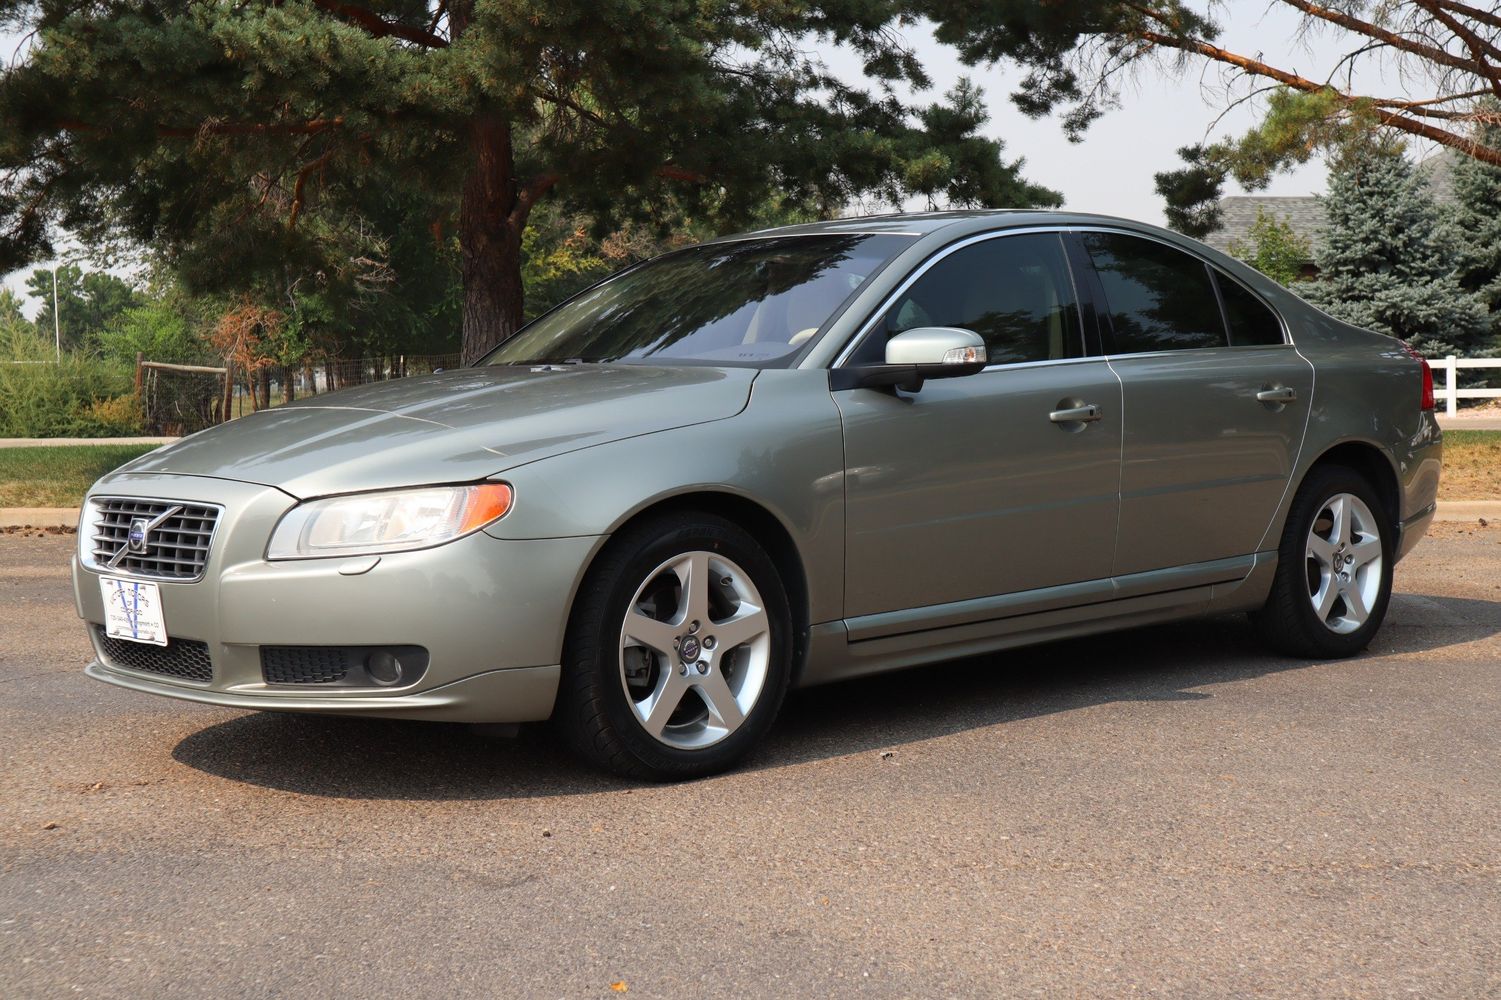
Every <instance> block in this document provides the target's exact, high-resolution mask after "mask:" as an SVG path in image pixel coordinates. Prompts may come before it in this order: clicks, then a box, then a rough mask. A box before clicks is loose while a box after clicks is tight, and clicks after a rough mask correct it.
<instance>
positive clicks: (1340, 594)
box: [1251, 465, 1394, 658]
mask: <svg viewBox="0 0 1501 1000" xmlns="http://www.w3.org/2000/svg"><path fill="white" fill-rule="evenodd" d="M1391 523H1392V521H1391V519H1390V518H1389V517H1388V516H1387V512H1386V510H1385V508H1384V507H1383V506H1382V504H1381V500H1380V498H1379V497H1378V496H1377V495H1376V491H1375V489H1374V488H1373V487H1372V486H1371V484H1370V483H1369V482H1367V481H1366V479H1365V478H1364V477H1363V476H1361V475H1360V474H1359V473H1358V472H1355V471H1354V470H1352V469H1348V468H1345V467H1344V466H1334V465H1331V466H1324V467H1321V468H1316V469H1314V470H1313V471H1312V472H1310V473H1309V475H1308V478H1307V479H1306V480H1305V481H1304V483H1303V486H1302V488H1301V489H1299V490H1298V494H1297V496H1296V497H1295V498H1294V499H1293V504H1292V508H1291V510H1289V512H1288V517H1287V525H1286V527H1285V528H1284V529H1283V533H1282V542H1281V545H1280V546H1279V548H1278V557H1277V575H1276V578H1275V581H1274V582H1273V584H1272V592H1271V595H1270V596H1269V597H1268V598H1267V602H1266V605H1265V606H1264V607H1263V608H1262V609H1261V610H1260V611H1257V612H1255V613H1253V614H1252V615H1251V622H1252V624H1253V625H1254V626H1255V628H1256V631H1257V633H1258V634H1259V635H1260V636H1261V637H1262V639H1263V640H1264V641H1266V642H1267V644H1268V645H1270V646H1271V647H1272V648H1274V649H1276V650H1277V651H1278V652H1282V653H1287V654H1289V655H1291V656H1306V657H1313V658H1337V657H1342V656H1351V655H1353V654H1355V653H1358V652H1360V650H1362V649H1364V648H1365V647H1366V646H1367V645H1368V644H1369V643H1370V641H1371V638H1372V637H1373V636H1374V635H1375V634H1376V630H1377V629H1379V628H1380V627H1381V621H1382V619H1383V618H1384V617H1385V616H1386V607H1387V603H1388V602H1389V601H1390V599H1391V588H1392V562H1393V558H1392V544H1393V541H1394V539H1393V538H1392V537H1391V534H1392V532H1391V529H1390V525H1391Z"/></svg>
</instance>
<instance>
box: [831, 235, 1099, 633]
mask: <svg viewBox="0 0 1501 1000" xmlns="http://www.w3.org/2000/svg"><path fill="white" fill-rule="evenodd" d="M1073 287H1074V286H1073V281H1072V278H1071V274H1070V271H1069V266H1068V263H1067V257H1066V254H1065V252H1064V248H1063V244H1062V241H1061V239H1060V237H1059V236H1058V235H1057V234H1056V233H1028V234H1018V235H1011V236H1006V235H1000V236H995V237H991V238H987V239H984V240H981V241H980V242H976V243H971V244H968V245H962V246H960V247H959V248H958V249H955V250H952V251H951V252H949V253H947V255H945V256H942V257H941V258H939V259H937V260H936V261H929V262H928V263H927V264H926V265H925V267H924V269H920V270H919V272H918V273H917V275H916V276H915V277H914V278H913V279H911V280H909V282H908V284H907V286H906V288H905V289H904V290H903V291H902V292H900V293H899V294H898V295H897V297H896V298H895V299H894V301H893V303H892V304H891V306H890V307H889V308H888V309H887V310H886V312H885V313H884V315H883V316H882V317H881V318H880V320H879V321H878V323H877V324H876V325H875V327H874V329H873V330H872V332H871V334H870V335H869V336H868V337H867V339H866V340H865V341H864V342H862V344H861V345H860V347H859V348H858V349H857V351H856V352H855V355H854V356H853V357H852V358H851V363H878V362H879V361H881V360H882V358H883V357H884V350H885V342H886V340H887V339H888V338H889V337H890V336H892V335H894V334H896V333H900V332H901V331H903V330H907V329H911V328H913V327H917V326H952V327H961V328H964V329H968V330H973V331H974V332H976V333H978V334H979V335H980V336H981V337H982V338H984V340H985V342H986V346H987V350H988V355H989V362H990V364H991V367H990V368H987V370H985V371H984V372H981V373H980V374H978V375H972V376H968V377H964V378H955V379H944V380H936V381H930V382H928V383H927V384H926V385H925V386H923V388H922V390H921V391H920V392H917V393H907V392H902V391H899V390H895V391H894V390H879V389H850V390H844V391H840V392H836V393H835V394H834V396H835V399H836V401H837V402H838V405H839V409H840V412H841V414H842V417H843V422H844V438H845V463H846V497H847V513H846V524H847V544H846V559H845V570H846V572H845V580H846V590H845V603H846V618H847V619H851V618H859V617H861V616H865V615H875V614H880V613H882V612H889V611H898V610H901V609H907V608H934V607H935V606H938V605H947V604H952V603H954V602H959V601H966V600H971V599H975V598H981V597H988V596H993V595H1002V594H1013V593H1018V592H1022V591H1030V590H1036V589H1039V588H1045V587H1053V586H1057V585H1060V584H1069V583H1076V582H1081V581H1105V580H1108V578H1109V575H1110V564H1111V557H1112V554H1113V551H1114V546H1115V533H1116V518H1117V513H1118V502H1117V490H1118V488H1119V478H1120V447H1121V429H1122V424H1121V398H1120V383H1119V380H1118V379H1117V377H1116V376H1115V374H1114V372H1112V371H1111V370H1110V367H1109V365H1108V363H1107V362H1106V361H1105V360H1104V359H1102V358H1097V357H1085V356H1084V353H1085V348H1084V340H1083V335H1082V331H1081V323H1080V314H1079V308H1078V305H1077V300H1076V296H1075V295H1074V290H1073ZM1090 406H1093V407H1095V408H1097V413H1098V418H1097V419H1069V418H1070V417H1071V416H1072V417H1080V416H1084V414H1082V413H1080V412H1079V411H1081V410H1083V409H1084V408H1086V407H1090ZM1069 411H1074V412H1072V413H1071V412H1069ZM1090 416H1093V414H1090ZM852 637H854V636H853V633H852Z"/></svg>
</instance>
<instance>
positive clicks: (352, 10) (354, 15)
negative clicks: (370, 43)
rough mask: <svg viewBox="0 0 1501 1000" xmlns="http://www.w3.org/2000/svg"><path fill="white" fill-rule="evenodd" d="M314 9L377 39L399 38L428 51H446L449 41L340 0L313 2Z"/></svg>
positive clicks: (366, 8) (313, 0)
mask: <svg viewBox="0 0 1501 1000" xmlns="http://www.w3.org/2000/svg"><path fill="white" fill-rule="evenodd" d="M312 4H313V6H314V7H317V8H319V9H321V10H326V11H328V12H329V13H330V14H333V15H335V16H336V17H340V18H342V19H344V20H345V21H349V22H350V23H352V24H357V25H359V26H360V27H361V28H364V29H365V31H366V32H368V33H369V34H370V35H371V36H373V37H375V38H399V39H401V40H402V41H404V42H411V43H412V44H414V45H421V46H422V47H423V48H428V49H446V48H447V47H448V39H446V38H443V37H442V36H440V35H435V34H434V33H433V32H431V31H423V30H422V29H421V28H414V27H412V26H411V25H408V24H399V23H395V22H392V21H387V20H384V19H383V18H381V17H380V16H379V15H377V14H376V13H375V12H374V11H373V10H370V9H369V8H368V7H360V6H358V5H356V4H352V3H340V2H339V0H312Z"/></svg>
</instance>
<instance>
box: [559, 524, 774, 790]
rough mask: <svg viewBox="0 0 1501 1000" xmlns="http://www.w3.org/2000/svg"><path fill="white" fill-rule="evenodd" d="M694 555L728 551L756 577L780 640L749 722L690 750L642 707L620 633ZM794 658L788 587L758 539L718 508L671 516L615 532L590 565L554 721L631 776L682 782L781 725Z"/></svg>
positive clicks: (729, 759)
mask: <svg viewBox="0 0 1501 1000" xmlns="http://www.w3.org/2000/svg"><path fill="white" fill-rule="evenodd" d="M691 552H708V553H711V554H712V555H715V556H723V557H724V558H727V559H729V560H731V561H733V562H734V563H737V564H738V566H739V568H740V569H741V570H742V571H743V572H744V573H745V574H746V575H748V576H749V577H750V582H751V583H752V584H753V585H754V587H755V589H756V590H757V591H758V592H759V595H760V598H761V602H762V607H763V608H764V610H765V612H766V618H767V623H768V625H769V629H768V633H769V637H770V643H769V656H768V657H767V663H766V673H765V680H764V682H763V683H762V685H761V688H760V693H759V695H758V696H757V697H756V700H755V702H754V704H753V705H752V706H751V707H750V709H749V710H748V711H746V712H745V713H744V721H743V722H741V723H740V724H739V725H738V728H735V729H734V730H733V731H731V732H729V734H728V735H727V736H724V737H723V738H722V739H720V740H719V742H716V743H713V744H712V745H709V746H703V747H697V748H693V749H682V748H679V747H676V746H670V745H668V744H667V743H665V742H663V741H661V740H659V739H657V738H656V737H654V736H652V735H651V734H650V733H649V732H648V731H647V730H646V728H645V727H644V726H643V724H642V722H641V720H640V719H638V717H637V715H636V713H635V711H634V710H633V708H632V700H631V696H629V695H628V694H627V692H626V686H625V683H624V680H623V675H622V663H621V659H622V653H621V649H620V636H621V629H622V627H623V625H624V621H625V614H626V612H627V610H628V607H629V605H630V604H631V601H632V599H633V597H634V596H635V595H636V592H637V590H638V589H639V588H641V587H642V586H643V585H645V584H646V583H647V581H648V579H650V578H651V576H652V574H653V570H654V569H656V568H658V567H660V566H662V565H663V563H664V562H666V561H668V560H671V559H673V558H674V557H677V556H681V555H684V554H686V553H691ZM792 655H793V642H792V624H791V614H790V613H789V610H788V603H787V593H786V589H785V588H784V586H783V584H782V580H781V577H780V575H779V574H778V572H777V568H776V565H775V564H774V563H773V562H772V560H771V558H770V557H769V556H768V555H767V554H766V552H765V550H764V549H762V548H761V546H760V545H758V544H757V543H756V541H755V539H754V538H752V537H751V536H750V535H749V534H747V533H746V532H745V531H743V530H742V529H740V528H739V527H737V526H736V525H735V524H733V523H731V522H729V521H727V520H725V519H723V518H721V517H717V516H715V515H712V514H704V513H695V512H683V513H674V514H668V515H664V516H663V517H661V518H657V519H653V520H651V521H649V522H645V523H642V524H640V525H637V526H635V527H634V528H632V529H629V530H628V531H626V532H623V533H622V534H621V535H619V536H617V537H616V538H614V539H612V540H611V541H610V543H609V544H608V546H607V547H606V548H605V549H604V551H603V552H601V553H600V555H599V557H598V558H597V559H596V561H595V563H594V565H593V566H592V567H590V570H589V574H588V576H587V577H586V579H585V580H584V583H583V584H582V586H581V587H580V588H579V593H578V596H577V598H576V599H575V600H574V606H573V611H572V613H571V615H570V617H569V623H568V630H567V633H566V636H565V638H564V644H563V674H562V681H561V684H560V687H559V691H558V704H557V709H556V711H555V712H554V713H553V721H554V723H555V724H556V725H557V727H558V728H559V730H560V731H561V733H562V736H563V738H564V740H565V741H566V742H567V743H568V745H569V746H570V747H571V748H572V749H573V750H574V751H575V752H576V753H577V754H579V755H580V756H581V757H583V758H584V759H585V760H586V761H588V762H589V763H591V764H594V765H595V766H597V767H600V768H603V769H605V770H607V771H611V772H613V773H615V774H618V775H621V776H623V777H628V778H634V779H638V780H650V781H674V780H684V779H688V778H697V777H702V776H705V775H709V774H715V773H718V772H721V771H724V770H727V769H728V768H730V767H733V766H734V765H735V764H736V763H738V762H739V761H740V760H741V759H742V758H743V757H745V755H746V754H747V753H749V752H750V751H751V749H752V748H753V747H754V746H755V745H756V744H757V743H758V742H759V741H760V740H761V738H762V737H763V736H764V735H765V734H766V732H767V730H769V729H770V728H771V725H772V722H773V721H774V720H775V718H776V715H777V712H778V711H779V710H780V709H781V705H782V700H783V698H784V696H785V695H786V692H787V686H788V682H789V680H790V678H791V673H792ZM666 659H671V658H666ZM716 662H718V661H717V660H716ZM729 662H731V663H733V661H729ZM673 666H677V664H676V663H674V664H673ZM654 669H664V668H661V667H658V668H654ZM715 669H716V670H717V669H718V667H716V668H715ZM731 669H733V667H732V668H731ZM688 676H690V677H691V676H692V673H691V672H690V673H689V674H688Z"/></svg>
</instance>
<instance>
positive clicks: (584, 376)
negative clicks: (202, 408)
mask: <svg viewBox="0 0 1501 1000" xmlns="http://www.w3.org/2000/svg"><path fill="white" fill-rule="evenodd" d="M755 375H756V372H755V371H754V370H753V369H746V368H706V367H656V366H645V365H567V366H538V367H535V368H525V367H487V368H464V369H459V370H455V371H449V372H440V373H438V374H436V375H424V376H418V377H414V378H406V379H398V380H394V381H389V382H376V383H371V384H368V385H361V386H356V387H354V388H350V389H344V390H341V391H339V392H335V393H329V394H326V395H320V396H312V397H308V398H306V399H302V400H298V401H297V402H295V403H290V404H288V405H286V406H278V407H275V408H274V409H270V410H263V411H261V412H260V413H255V414H251V415H250V416H246V417H241V418H239V419H238V420H231V421H230V422H229V423H226V424H221V425H219V426H218V427H212V428H209V429H208V430H206V431H201V432H199V433H197V434H193V435H191V436H189V437H185V438H183V439H182V440H181V441H178V442H176V443H174V444H171V445H168V446H166V447H165V448H161V449H158V450H157V451H154V452H151V453H150V454H147V455H143V456H142V457H141V458H138V459H136V460H135V461H134V462H131V463H130V464H128V465H126V466H124V467H122V468H121V469H119V470H118V471H119V472H122V473H125V472H128V473H157V474H161V473H166V474H178V475H192V476H212V477H216V478H220V479H235V480H240V481H242V482H250V483H258V484H262V485H266V486H275V487H277V488H279V489H281V490H284V491H286V492H287V493H290V494H292V495H293V496H295V497H298V498H299V499H304V498H307V497H313V496H323V495H327V494H331V493H353V492H357V491H360V490H373V489H386V488H395V487H401V486H418V485H422V484H425V483H460V482H468V481H472V480H476V479H483V478H485V477H487V476H493V475H495V474H497V473H501V472H504V471H505V470H507V469H510V468H514V467H515V466H518V465H523V464H525V463H527V462H534V461H536V460H537V459H539V458H546V457H548V456H550V455H557V454H562V453H563V452H568V451H574V450H577V449H579V448H587V447H590V446H592V445H596V444H603V443H605V442H608V441H616V440H620V439H622V438H628V437H635V436H638V435H641V434H651V433H654V432H656V431H664V430H670V429H672V428H674V427H684V426H687V425H689V424H697V423H703V422H705V421H709V420H720V419H723V418H725V417H731V416H734V415H735V414H736V413H739V412H740V411H741V410H742V409H744V408H745V404H746V402H747V401H748V399H749V398H750V385H751V382H752V381H753V380H754V378H755Z"/></svg>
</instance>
